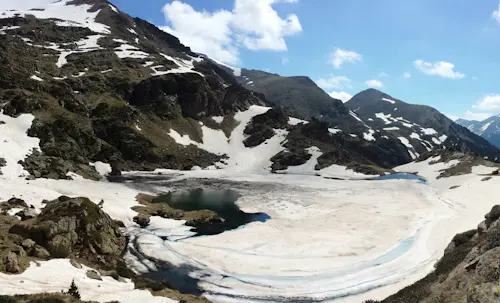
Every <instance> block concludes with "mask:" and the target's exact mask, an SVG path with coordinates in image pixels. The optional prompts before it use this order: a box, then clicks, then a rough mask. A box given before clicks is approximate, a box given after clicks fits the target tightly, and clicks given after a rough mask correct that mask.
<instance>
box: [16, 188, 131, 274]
mask: <svg viewBox="0 0 500 303" xmlns="http://www.w3.org/2000/svg"><path fill="white" fill-rule="evenodd" d="M10 233H12V234H18V235H21V236H23V237H24V238H26V239H32V240H34V241H35V242H36V243H37V244H38V245H40V246H41V247H43V248H44V249H46V250H47V251H48V253H49V254H50V255H51V256H52V257H56V258H68V257H76V258H82V259H85V260H87V261H89V262H93V263H99V264H105V265H107V266H108V265H109V266H112V265H113V264H114V263H115V262H116V261H117V260H118V259H119V257H120V255H121V253H122V251H123V249H124V248H125V237H124V236H123V234H122V233H121V231H120V229H119V225H118V224H117V223H116V222H115V221H113V220H112V219H111V218H110V217H109V216H108V215H107V214H106V213H105V212H103V211H102V209H100V208H99V207H98V206H97V205H96V204H94V203H93V202H92V201H90V200H89V199H87V198H69V197H64V196H62V197H59V198H58V199H57V200H54V201H51V202H49V203H47V206H46V207H45V208H44V209H43V210H42V212H41V213H40V215H38V216H37V217H36V219H35V221H34V222H30V224H24V223H21V224H16V225H14V226H13V227H11V228H10ZM38 253H40V255H42V256H44V255H46V254H45V252H43V251H42V250H41V249H38Z"/></svg>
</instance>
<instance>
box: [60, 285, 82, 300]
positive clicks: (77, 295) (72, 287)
mask: <svg viewBox="0 0 500 303" xmlns="http://www.w3.org/2000/svg"><path fill="white" fill-rule="evenodd" d="M63 294H66V295H70V296H72V297H73V298H75V299H77V300H80V298H81V296H80V291H79V290H78V286H76V284H75V280H73V281H71V285H70V286H69V290H68V291H67V292H64V291H63Z"/></svg>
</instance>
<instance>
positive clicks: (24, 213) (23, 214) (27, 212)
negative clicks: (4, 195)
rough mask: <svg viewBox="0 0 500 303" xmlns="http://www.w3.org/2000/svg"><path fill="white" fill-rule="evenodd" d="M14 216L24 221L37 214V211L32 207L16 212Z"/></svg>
mask: <svg viewBox="0 0 500 303" xmlns="http://www.w3.org/2000/svg"><path fill="white" fill-rule="evenodd" d="M16 216H18V217H20V218H21V220H22V221H25V220H29V219H33V218H35V217H36V216H37V213H36V211H35V210H34V209H31V208H29V209H24V210H21V211H20V212H18V213H16Z"/></svg>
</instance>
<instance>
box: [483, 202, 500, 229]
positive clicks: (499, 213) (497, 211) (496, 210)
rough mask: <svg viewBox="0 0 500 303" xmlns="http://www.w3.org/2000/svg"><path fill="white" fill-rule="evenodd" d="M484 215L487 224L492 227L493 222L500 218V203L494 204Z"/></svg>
mask: <svg viewBox="0 0 500 303" xmlns="http://www.w3.org/2000/svg"><path fill="white" fill-rule="evenodd" d="M484 217H485V218H486V226H488V227H490V225H491V224H492V223H493V222H495V221H496V220H497V219H498V218H500V205H495V206H493V208H492V209H491V211H490V212H489V213H487V214H486V215H485V216H484Z"/></svg>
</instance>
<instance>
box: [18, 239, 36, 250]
mask: <svg viewBox="0 0 500 303" xmlns="http://www.w3.org/2000/svg"><path fill="white" fill-rule="evenodd" d="M35 245H36V242H35V241H33V240H31V239H26V240H24V241H23V242H22V243H21V246H22V247H23V248H24V249H25V250H27V251H29V250H30V249H32V248H33V247H34V246H35Z"/></svg>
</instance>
